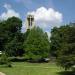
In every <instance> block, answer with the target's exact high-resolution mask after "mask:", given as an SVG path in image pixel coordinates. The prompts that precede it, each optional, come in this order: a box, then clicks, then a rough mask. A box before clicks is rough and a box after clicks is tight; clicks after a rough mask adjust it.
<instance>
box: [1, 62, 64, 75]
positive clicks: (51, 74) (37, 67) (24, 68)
mask: <svg viewBox="0 0 75 75" xmlns="http://www.w3.org/2000/svg"><path fill="white" fill-rule="evenodd" d="M12 66H13V67H12V68H7V67H4V66H1V65H0V72H3V73H5V74H6V75H59V74H58V72H61V71H62V70H63V69H61V68H60V67H58V66H56V64H54V63H27V62H15V63H12Z"/></svg>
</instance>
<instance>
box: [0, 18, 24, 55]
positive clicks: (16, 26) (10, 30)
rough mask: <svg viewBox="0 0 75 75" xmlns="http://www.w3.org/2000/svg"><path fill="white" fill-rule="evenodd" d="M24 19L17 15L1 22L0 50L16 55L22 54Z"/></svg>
mask: <svg viewBox="0 0 75 75" xmlns="http://www.w3.org/2000/svg"><path fill="white" fill-rule="evenodd" d="M21 27H22V21H21V19H19V18H17V17H11V18H8V19H7V20H5V21H1V22H0V50H1V51H6V53H7V54H9V55H12V54H13V52H14V54H13V55H15V56H17V55H20V56H21V55H22V54H23V53H24V52H23V47H22V45H23V41H24V38H23V34H22V33H21Z"/></svg>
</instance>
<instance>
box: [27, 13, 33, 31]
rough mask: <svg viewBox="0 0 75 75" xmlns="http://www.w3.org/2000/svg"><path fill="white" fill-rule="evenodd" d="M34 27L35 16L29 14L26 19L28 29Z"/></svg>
mask: <svg viewBox="0 0 75 75" xmlns="http://www.w3.org/2000/svg"><path fill="white" fill-rule="evenodd" d="M33 27H34V16H33V15H31V14H29V15H27V19H26V30H28V29H32V28H33Z"/></svg>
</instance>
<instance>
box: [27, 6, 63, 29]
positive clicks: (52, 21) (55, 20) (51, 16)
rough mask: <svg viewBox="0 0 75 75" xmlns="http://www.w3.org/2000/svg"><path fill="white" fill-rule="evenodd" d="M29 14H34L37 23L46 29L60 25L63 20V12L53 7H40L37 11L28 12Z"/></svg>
mask: <svg viewBox="0 0 75 75" xmlns="http://www.w3.org/2000/svg"><path fill="white" fill-rule="evenodd" d="M27 14H32V15H34V18H35V22H36V24H37V25H38V26H40V27H41V28H43V29H44V30H47V29H48V28H53V27H55V26H60V24H61V22H62V20H63V16H62V13H60V12H59V11H56V10H54V9H53V8H48V9H47V8H45V7H40V8H38V9H37V10H36V11H32V12H28V13H27Z"/></svg>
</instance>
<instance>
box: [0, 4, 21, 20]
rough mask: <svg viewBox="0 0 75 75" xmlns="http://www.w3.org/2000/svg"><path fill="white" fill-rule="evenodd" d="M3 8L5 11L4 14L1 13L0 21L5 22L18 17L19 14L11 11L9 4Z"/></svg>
mask: <svg viewBox="0 0 75 75" xmlns="http://www.w3.org/2000/svg"><path fill="white" fill-rule="evenodd" d="M4 8H5V9H6V12H3V13H2V14H1V15H0V19H1V20H6V19H8V18H9V17H13V16H15V17H20V14H19V13H18V12H16V11H15V10H13V9H12V8H11V5H9V4H5V5H4Z"/></svg>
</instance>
